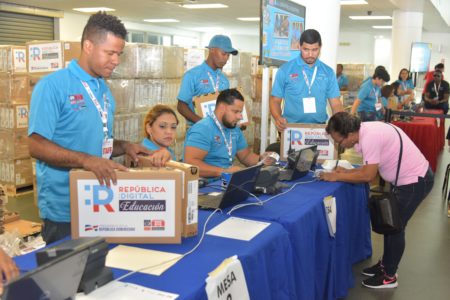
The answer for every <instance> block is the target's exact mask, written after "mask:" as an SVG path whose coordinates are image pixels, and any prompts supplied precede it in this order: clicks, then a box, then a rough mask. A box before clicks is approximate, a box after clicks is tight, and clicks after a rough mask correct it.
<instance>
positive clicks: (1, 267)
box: [0, 249, 20, 291]
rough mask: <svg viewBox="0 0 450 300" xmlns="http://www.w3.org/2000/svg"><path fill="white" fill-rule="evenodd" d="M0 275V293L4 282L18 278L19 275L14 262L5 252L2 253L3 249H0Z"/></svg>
mask: <svg viewBox="0 0 450 300" xmlns="http://www.w3.org/2000/svg"><path fill="white" fill-rule="evenodd" d="M0 274H1V278H0V290H2V291H3V281H4V280H6V281H10V280H11V279H14V278H16V277H18V276H19V274H20V272H19V269H17V266H16V264H15V263H14V261H13V260H12V259H11V257H9V256H8V254H6V253H5V251H3V249H0Z"/></svg>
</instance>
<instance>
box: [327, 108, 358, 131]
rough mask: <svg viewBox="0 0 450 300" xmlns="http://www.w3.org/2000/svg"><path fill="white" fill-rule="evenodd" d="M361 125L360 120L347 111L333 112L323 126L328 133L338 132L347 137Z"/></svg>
mask: <svg viewBox="0 0 450 300" xmlns="http://www.w3.org/2000/svg"><path fill="white" fill-rule="evenodd" d="M360 127H361V120H360V119H359V118H358V117H357V116H354V115H351V114H349V113H348V112H344V111H342V112H338V113H335V114H334V115H333V116H332V117H331V118H330V120H329V121H328V124H327V127H326V128H325V130H326V132H327V133H328V134H331V133H333V132H336V133H339V135H341V136H342V137H347V136H348V135H349V134H350V133H352V132H358V131H359V128H360Z"/></svg>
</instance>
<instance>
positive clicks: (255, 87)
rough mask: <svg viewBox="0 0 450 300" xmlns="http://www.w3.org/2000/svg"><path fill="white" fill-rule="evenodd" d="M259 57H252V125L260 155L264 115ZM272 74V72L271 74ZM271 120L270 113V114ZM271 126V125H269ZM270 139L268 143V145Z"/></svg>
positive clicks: (256, 149)
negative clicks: (262, 118) (262, 116)
mask: <svg viewBox="0 0 450 300" xmlns="http://www.w3.org/2000/svg"><path fill="white" fill-rule="evenodd" d="M258 60H259V57H258V56H252V58H251V78H252V89H251V95H252V98H253V110H252V111H253V117H252V121H253V122H252V123H253V124H254V131H253V132H254V143H253V151H255V152H257V153H259V152H260V146H261V115H262V66H261V65H258ZM269 73H270V74H272V72H269ZM269 86H270V87H269V95H270V91H271V90H272V79H270V81H269ZM268 118H269V120H270V113H269V117H268ZM269 124H270V123H269ZM268 142H269V140H268V138H267V143H266V145H268Z"/></svg>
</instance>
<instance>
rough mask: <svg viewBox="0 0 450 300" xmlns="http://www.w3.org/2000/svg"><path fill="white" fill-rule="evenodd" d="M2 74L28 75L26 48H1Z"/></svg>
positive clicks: (0, 68)
mask: <svg viewBox="0 0 450 300" xmlns="http://www.w3.org/2000/svg"><path fill="white" fill-rule="evenodd" d="M0 72H6V73H11V74H17V73H26V72H27V48H26V47H25V46H0Z"/></svg>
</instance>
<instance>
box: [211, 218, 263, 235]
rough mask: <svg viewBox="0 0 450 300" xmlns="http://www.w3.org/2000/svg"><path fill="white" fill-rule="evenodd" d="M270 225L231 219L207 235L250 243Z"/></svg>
mask: <svg viewBox="0 0 450 300" xmlns="http://www.w3.org/2000/svg"><path fill="white" fill-rule="evenodd" d="M269 225H270V223H267V222H260V221H254V220H248V219H241V218H235V217H231V218H229V219H227V220H225V221H223V222H222V223H220V224H219V225H217V226H216V227H214V228H213V229H211V230H210V231H208V232H207V234H209V235H215V236H220V237H225V238H230V239H236V240H243V241H250V240H251V239H253V238H254V237H255V236H257V235H258V234H259V233H260V232H261V231H263V230H264V229H266V227H267V226H269Z"/></svg>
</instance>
